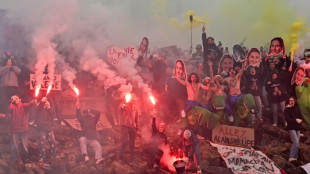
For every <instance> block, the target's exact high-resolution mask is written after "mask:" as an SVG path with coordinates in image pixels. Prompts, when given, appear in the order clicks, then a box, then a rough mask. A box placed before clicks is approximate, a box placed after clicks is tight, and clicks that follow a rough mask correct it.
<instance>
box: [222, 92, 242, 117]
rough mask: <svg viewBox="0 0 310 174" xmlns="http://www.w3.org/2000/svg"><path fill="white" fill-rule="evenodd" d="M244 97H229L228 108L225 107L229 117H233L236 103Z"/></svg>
mask: <svg viewBox="0 0 310 174" xmlns="http://www.w3.org/2000/svg"><path fill="white" fill-rule="evenodd" d="M242 96H243V94H240V95H234V96H232V95H228V96H227V101H228V102H227V104H226V105H227V106H226V105H225V109H226V111H227V115H228V116H229V115H232V109H233V107H234V105H235V103H236V102H237V101H238V100H240V99H241V97H242Z"/></svg>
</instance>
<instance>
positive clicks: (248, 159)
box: [211, 143, 285, 174]
mask: <svg viewBox="0 0 310 174" xmlns="http://www.w3.org/2000/svg"><path fill="white" fill-rule="evenodd" d="M211 145H212V146H213V147H216V148H217V151H218V152H219V154H220V155H221V157H222V158H223V160H224V161H225V163H226V165H227V167H228V168H230V169H231V171H232V172H233V173H235V174H281V171H280V169H279V168H277V167H276V166H275V164H274V162H273V161H272V160H271V159H269V158H268V157H267V156H266V155H265V154H264V153H263V152H261V151H258V150H251V149H246V148H242V147H234V146H226V145H220V144H215V143H211ZM282 173H285V172H284V171H282Z"/></svg>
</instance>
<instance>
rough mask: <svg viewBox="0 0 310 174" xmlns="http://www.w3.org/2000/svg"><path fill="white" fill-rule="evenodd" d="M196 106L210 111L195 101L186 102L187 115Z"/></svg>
mask: <svg viewBox="0 0 310 174" xmlns="http://www.w3.org/2000/svg"><path fill="white" fill-rule="evenodd" d="M194 106H200V107H202V108H205V109H208V107H207V106H206V105H204V104H202V103H201V102H199V101H195V100H186V107H185V109H184V111H185V113H187V112H188V111H189V110H191V109H192V107H194Z"/></svg>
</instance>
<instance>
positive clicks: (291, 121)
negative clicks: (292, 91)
mask: <svg viewBox="0 0 310 174" xmlns="http://www.w3.org/2000/svg"><path fill="white" fill-rule="evenodd" d="M284 116H285V120H286V122H287V130H300V128H301V123H297V122H296V119H297V118H299V119H302V118H301V113H300V110H299V107H298V105H297V103H296V104H295V105H294V106H293V107H291V106H286V108H285V110H284Z"/></svg>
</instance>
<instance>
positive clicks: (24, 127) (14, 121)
mask: <svg viewBox="0 0 310 174" xmlns="http://www.w3.org/2000/svg"><path fill="white" fill-rule="evenodd" d="M31 106H32V103H22V102H20V103H19V104H12V103H11V104H10V106H9V112H10V113H11V114H12V116H11V119H10V121H11V123H10V126H11V132H12V133H18V132H26V131H28V121H29V115H28V113H27V111H28V110H29V109H30V107H31Z"/></svg>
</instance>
